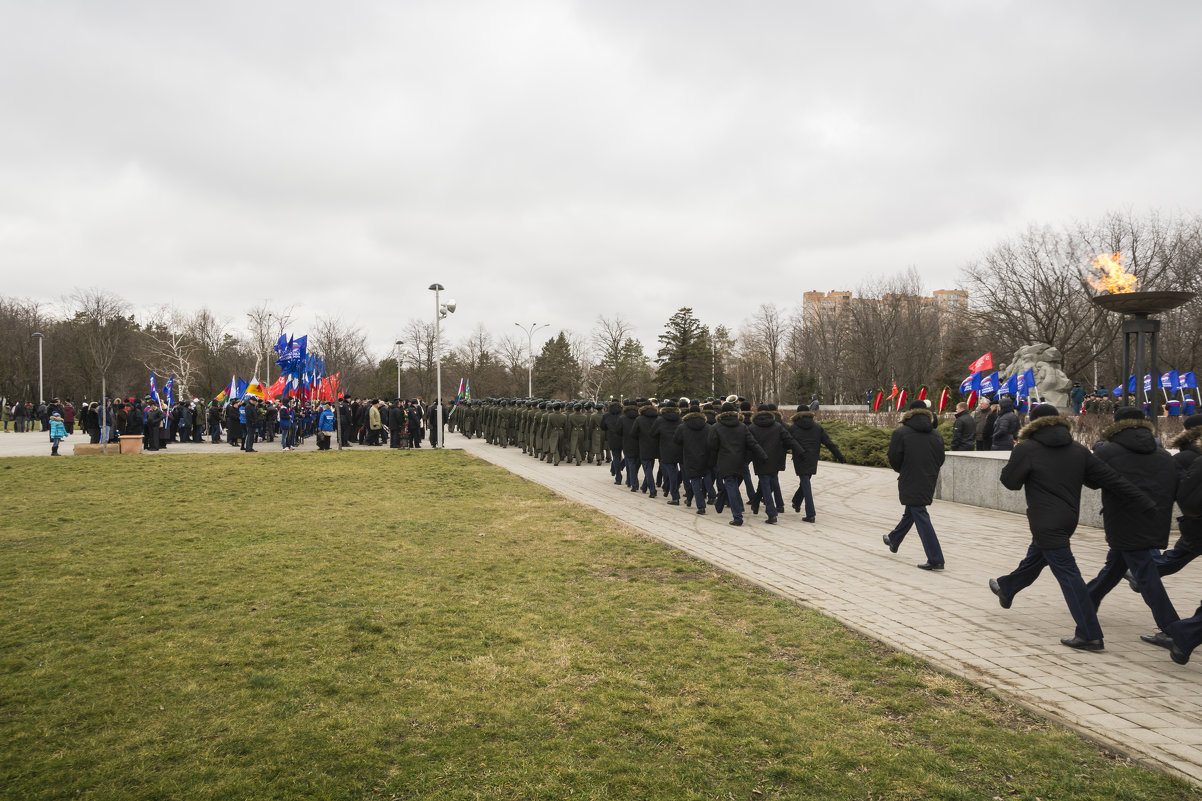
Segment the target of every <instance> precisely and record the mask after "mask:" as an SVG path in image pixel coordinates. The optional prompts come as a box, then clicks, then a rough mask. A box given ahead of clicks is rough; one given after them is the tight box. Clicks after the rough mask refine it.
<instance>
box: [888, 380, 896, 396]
mask: <svg viewBox="0 0 1202 801" xmlns="http://www.w3.org/2000/svg"><path fill="white" fill-rule="evenodd" d="M896 397H897V382H896V381H894V382H893V391H892V392H890V393H889V399H890V400H892V399H893V398H896Z"/></svg>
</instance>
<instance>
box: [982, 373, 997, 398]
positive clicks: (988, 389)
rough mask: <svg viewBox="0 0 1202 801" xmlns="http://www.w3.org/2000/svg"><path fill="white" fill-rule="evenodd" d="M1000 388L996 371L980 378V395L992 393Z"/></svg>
mask: <svg viewBox="0 0 1202 801" xmlns="http://www.w3.org/2000/svg"><path fill="white" fill-rule="evenodd" d="M1000 388H1001V386H1000V384H999V383H998V375H997V373H994V374H993V375H990V376H986V377H985V378H983V379H981V394H982V395H993V394H994V393H996V392H997V391H998V389H1000Z"/></svg>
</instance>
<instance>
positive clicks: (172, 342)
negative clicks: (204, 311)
mask: <svg viewBox="0 0 1202 801" xmlns="http://www.w3.org/2000/svg"><path fill="white" fill-rule="evenodd" d="M189 322H190V321H189V320H188V319H187V317H186V316H185V315H184V314H183V313H182V312H180V310H179V309H177V308H175V307H173V306H160V307H159V308H158V309H156V310H155V311H154V312H152V313H151V315H150V317H149V318H148V319H147V320H146V323H145V324H144V325H143V326H142V334H143V336H144V337H145V348H146V350H145V352H144V354H143V362H142V363H143V364H144V365H146V368H147V369H148V370H158V371H159V372H160V373H164V372H167V373H172V374H174V375H175V379H176V382H177V387H178V389H177V390H176V391H177V394H178V396H179V397H185V396H187V395H188V394H189V389H190V387H191V386H192V377H193V370H194V366H195V355H196V352H197V345H196V340H195V339H193V338H192V336H191V335H190V333H189V331H188V328H189Z"/></svg>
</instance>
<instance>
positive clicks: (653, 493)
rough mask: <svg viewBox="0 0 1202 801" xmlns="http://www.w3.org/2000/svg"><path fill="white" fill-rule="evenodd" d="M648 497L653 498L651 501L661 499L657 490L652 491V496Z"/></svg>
mask: <svg viewBox="0 0 1202 801" xmlns="http://www.w3.org/2000/svg"><path fill="white" fill-rule="evenodd" d="M647 497H648V498H651V499H653V500H654V499H655V498H658V497H659V493H658V492H656V491H655V490H651V494H650V495H648V496H647Z"/></svg>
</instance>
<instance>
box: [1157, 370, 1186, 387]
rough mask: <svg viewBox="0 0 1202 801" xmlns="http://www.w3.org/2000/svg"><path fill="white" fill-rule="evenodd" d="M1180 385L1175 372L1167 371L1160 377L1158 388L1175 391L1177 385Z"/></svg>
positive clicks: (1179, 378)
mask: <svg viewBox="0 0 1202 801" xmlns="http://www.w3.org/2000/svg"><path fill="white" fill-rule="evenodd" d="M1180 383H1181V377H1180V376H1178V375H1177V371H1176V370H1169V371H1168V372H1167V373H1164V374H1163V375H1161V376H1160V388H1161V389H1171V390H1173V391H1174V392H1176V391H1177V385H1178V384H1180Z"/></svg>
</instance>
